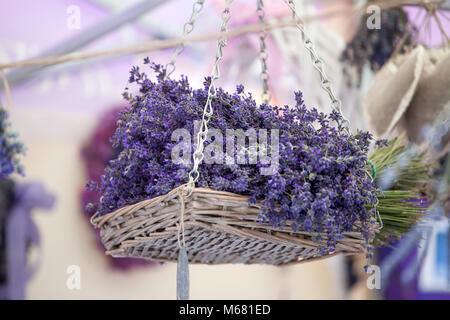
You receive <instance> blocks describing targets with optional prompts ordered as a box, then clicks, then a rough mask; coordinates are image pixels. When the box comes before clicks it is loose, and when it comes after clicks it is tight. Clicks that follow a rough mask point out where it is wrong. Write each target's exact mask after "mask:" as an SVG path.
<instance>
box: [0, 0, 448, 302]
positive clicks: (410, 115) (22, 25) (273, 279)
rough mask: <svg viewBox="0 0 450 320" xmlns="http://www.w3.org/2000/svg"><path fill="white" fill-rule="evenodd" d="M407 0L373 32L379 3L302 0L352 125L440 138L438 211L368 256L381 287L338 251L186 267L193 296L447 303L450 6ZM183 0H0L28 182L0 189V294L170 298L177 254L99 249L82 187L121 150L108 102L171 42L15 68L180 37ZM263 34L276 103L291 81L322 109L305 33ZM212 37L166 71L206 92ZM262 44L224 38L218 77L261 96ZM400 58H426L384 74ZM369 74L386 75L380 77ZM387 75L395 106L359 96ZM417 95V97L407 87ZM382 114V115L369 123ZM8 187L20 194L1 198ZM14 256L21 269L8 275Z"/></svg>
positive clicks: (249, 17)
mask: <svg viewBox="0 0 450 320" xmlns="http://www.w3.org/2000/svg"><path fill="white" fill-rule="evenodd" d="M370 2H371V1H369V4H370ZM403 2H404V1H403ZM403 2H402V1H374V5H375V6H376V7H378V8H381V11H380V13H381V20H380V21H381V28H380V29H376V30H371V29H370V28H369V27H368V24H367V23H368V22H367V21H368V20H367V19H368V18H369V17H370V16H371V15H372V14H373V13H376V10H375V11H368V10H366V9H367V7H365V6H366V5H367V4H368V3H367V1H352V0H328V1H327V0H304V1H295V3H296V7H297V10H298V13H299V15H300V16H302V17H304V20H305V22H306V24H307V30H308V32H309V33H310V35H311V37H312V39H313V40H314V43H315V44H316V50H317V52H318V53H319V55H320V56H321V57H322V58H323V60H324V64H325V70H326V71H327V75H328V76H329V78H330V80H331V82H332V84H333V86H334V88H335V91H336V93H337V95H338V97H339V98H340V99H341V101H342V102H343V103H342V104H343V113H344V114H345V116H347V118H348V119H349V120H350V122H351V127H352V128H362V129H370V130H372V131H373V132H374V133H375V134H376V135H377V136H378V137H390V136H392V135H394V134H398V133H401V132H406V134H407V138H408V139H409V141H410V142H411V143H414V144H417V145H419V144H424V143H430V142H436V141H438V140H439V143H438V145H437V146H436V145H435V146H434V149H433V150H434V153H433V154H430V157H432V158H433V161H434V163H435V167H436V169H435V170H436V175H437V177H438V178H436V179H437V180H436V181H437V182H436V183H437V184H443V185H444V186H441V187H440V189H439V190H440V191H439V195H438V196H437V199H439V201H438V202H436V205H435V206H434V207H433V208H434V210H436V213H435V215H434V216H435V217H436V218H435V219H434V220H432V221H431V222H429V223H428V224H427V225H426V226H424V227H421V228H420V230H416V232H415V233H413V234H412V235H411V236H410V237H408V238H407V239H406V240H404V241H402V242H400V243H399V244H398V245H397V247H398V248H397V250H387V249H386V250H384V252H379V253H378V254H377V255H376V256H377V259H378V260H377V261H375V264H377V265H380V266H381V278H382V281H381V283H382V285H381V288H378V289H377V288H375V289H373V288H372V289H371V288H369V287H368V286H367V279H368V277H369V275H368V274H366V273H364V270H363V268H362V267H363V266H364V264H365V259H364V257H361V258H354V259H350V258H344V257H339V256H338V257H333V258H330V259H327V260H322V261H319V262H312V263H306V264H301V265H297V266H289V267H272V266H243V265H224V266H197V265H195V266H190V272H191V274H190V277H191V298H192V299H385V298H386V299H389V298H393V299H420V298H429V297H436V298H444V299H447V298H449V297H450V250H449V244H450V236H449V232H448V231H449V223H448V218H447V217H446V216H447V215H448V212H449V205H448V203H449V202H448V195H449V192H448V191H449V189H448V177H449V175H448V173H449V169H448V131H449V123H448V121H449V112H448V111H449V109H450V89H449V88H450V84H449V82H448V81H449V78H450V68H449V66H450V63H449V61H450V56H449V50H448V35H449V34H450V11H449V9H450V5H449V3H448V1H447V2H445V1H437V3H438V4H423V3H422V2H421V1H418V4H417V5H410V6H404V5H403ZM410 2H411V1H410ZM412 2H414V1H412ZM256 3H257V2H256V0H255V1H243V0H235V1H234V2H233V4H232V6H231V13H232V17H231V20H230V28H240V27H242V26H244V25H248V24H256V23H258V16H257V14H256ZM192 4H193V1H189V0H165V1H157V0H128V1H119V0H39V1H32V0H16V1H6V0H0V69H1V70H2V72H3V71H4V74H5V75H6V78H7V82H3V84H2V85H1V86H0V88H1V94H0V99H1V102H2V105H3V106H4V107H5V108H7V110H8V112H9V113H10V121H11V124H12V128H13V129H14V131H16V132H18V133H19V138H20V140H21V141H22V142H23V143H24V144H25V145H26V147H27V151H26V156H25V157H23V159H22V164H23V165H24V167H25V172H26V174H25V176H24V177H22V176H19V175H14V176H13V178H12V180H13V185H8V184H5V185H4V186H2V192H3V195H4V197H3V198H5V199H3V200H2V201H3V204H4V205H5V206H4V208H2V214H3V216H2V220H1V222H2V227H1V229H0V231H1V232H2V242H1V243H2V245H1V247H0V248H1V249H2V253H1V255H0V257H1V258H2V261H1V263H2V269H1V270H2V274H1V276H0V297H1V298H3V299H174V298H175V286H176V285H175V280H176V264H173V263H166V264H158V263H148V262H139V261H130V260H128V259H115V260H117V261H115V260H114V259H113V258H111V257H109V256H106V255H105V254H104V251H103V247H102V246H101V244H100V243H99V240H98V235H97V233H98V230H94V229H93V227H92V226H91V225H90V223H89V217H88V214H87V213H86V212H85V210H84V206H85V204H86V203H87V202H89V201H90V200H91V199H90V198H89V197H90V195H87V194H85V192H84V186H85V184H86V182H87V180H88V179H89V178H95V177H98V176H99V175H100V174H101V173H102V171H103V168H104V166H105V165H106V163H107V161H108V160H109V158H110V157H113V156H114V151H113V150H112V149H111V148H110V147H109V144H108V137H109V136H110V135H111V134H112V132H113V131H114V124H115V119H116V118H115V115H116V114H117V110H120V108H123V107H125V106H126V104H125V102H124V100H123V98H122V92H123V90H124V88H125V87H126V85H127V80H128V77H129V71H130V69H131V67H132V66H134V65H140V66H143V64H142V63H143V59H144V58H145V57H149V58H150V60H151V61H154V62H157V63H161V64H166V63H167V62H169V61H170V59H171V56H172V54H173V51H174V49H173V48H168V49H163V50H151V51H150V50H148V51H146V50H144V51H143V52H139V53H131V52H127V53H126V54H114V55H113V54H111V55H104V54H102V55H99V56H97V57H95V58H91V59H84V60H76V61H70V62H65V63H59V64H54V65H35V66H31V67H30V66H27V67H22V66H20V65H9V64H10V63H13V62H17V61H25V60H28V59H35V58H45V57H54V56H59V55H63V54H69V53H72V52H87V53H89V52H99V51H106V50H114V49H116V48H122V47H130V46H134V45H139V44H145V43H147V42H148V41H153V40H167V39H171V38H177V37H180V36H181V34H182V30H183V25H184V23H185V22H186V21H188V19H189V17H190V15H191V11H192ZM384 6H385V7H384ZM264 7H265V19H266V22H268V23H277V22H280V21H288V20H289V19H291V14H290V11H289V8H288V7H287V6H286V5H285V4H284V3H283V1H280V0H266V1H264ZM223 8H224V1H220V0H207V1H205V3H204V6H203V9H202V11H201V12H200V13H199V14H198V17H197V21H196V23H195V29H194V30H193V31H192V35H204V34H210V33H214V32H218V31H219V30H220V16H221V11H222V10H223ZM372 9H373V8H372ZM266 41H267V52H268V58H267V69H268V71H267V73H268V75H269V81H268V83H269V89H270V92H271V100H270V101H271V103H272V104H277V105H284V104H291V103H292V102H293V101H294V94H293V92H294V91H295V90H298V89H300V90H302V91H303V93H304V98H305V103H306V105H307V106H310V107H312V106H314V107H316V108H318V109H320V110H322V111H325V112H329V111H330V110H331V109H330V105H329V103H328V100H327V99H328V98H327V96H326V95H325V94H324V93H323V92H322V91H321V88H320V80H319V77H318V75H317V74H316V73H315V69H314V68H313V66H312V64H311V62H310V60H309V56H308V54H307V52H306V50H305V49H304V48H303V44H302V41H301V37H300V34H299V33H298V30H296V29H295V28H293V27H286V28H274V29H272V30H271V31H269V32H268V33H267V37H266ZM215 47H216V42H215V41H200V42H196V43H189V44H186V45H185V50H184V51H183V52H182V54H181V55H180V56H179V58H178V59H177V63H176V70H175V72H174V75H173V76H174V77H178V76H179V75H181V74H184V75H187V76H188V77H189V78H190V81H191V84H192V85H193V86H194V87H196V86H200V85H201V84H202V82H203V79H204V77H205V76H208V75H209V74H210V72H211V68H212V64H213V61H214V57H215V50H216V48H215ZM259 50H260V48H259V37H258V34H257V33H248V34H244V35H240V36H237V37H234V38H232V39H229V41H228V45H227V47H226V48H225V50H224V60H223V61H222V62H221V71H222V72H221V79H220V80H219V84H220V86H222V87H224V88H225V89H228V90H232V89H234V88H235V86H236V85H237V84H244V86H245V87H246V90H248V91H251V92H253V94H254V97H255V98H256V99H257V100H258V101H261V99H260V96H261V94H262V84H261V61H260V53H259ZM128 51H132V50H128ZM397 57H399V58H402V59H403V60H402V59H399V61H404V60H407V59H409V60H408V61H410V60H411V61H412V62H411V63H412V65H413V66H417V65H419V64H420V66H421V67H420V68H419V67H413V68H410V69H411V70H412V71H411V76H410V77H411V79H409V78H408V76H407V75H405V76H404V77H406V78H407V79H403V78H402V79H398V78H399V77H398V74H392V75H389V74H386V72H387V71H385V72H384V73H382V72H383V67H384V66H385V65H386V66H387V67H386V68H387V69H386V70H388V71H389V70H392V68H398V69H399V68H401V67H402V62H397V61H393V60H392V59H393V58H397ZM439 63H441V64H439ZM437 65H439V66H441V67H436V66H437ZM414 68H415V69H414ZM427 68H428V69H427ZM419 69H420V70H419ZM414 70H416V71H414ZM417 70H419V71H420V72H418V71H417ZM421 72H422V73H421ZM439 72H440V73H439ZM438 73H439V74H438ZM378 74H381V75H382V76H383V77H386V78H381V79H377V76H378ZM423 79H425V80H423ZM386 81H391V82H390V83H392V86H398V87H399V88H403V86H400V85H399V84H398V83H397V82H396V81H399V82H401V83H408V86H407V87H406V88H405V89H404V92H403V91H401V90H403V89H399V91H398V92H397V95H395V96H393V97H383V95H382V94H380V91H378V98H377V99H386V100H387V101H389V99H392V101H393V102H392V103H391V104H388V105H391V107H392V109H385V110H380V109H376V108H377V106H374V100H373V99H369V101H368V100H367V98H365V97H366V94H367V92H371V91H370V90H372V92H373V90H375V91H376V90H377V87H375V89H374V86H376V85H379V83H380V82H386ZM421 81H426V82H427V83H432V82H433V87H432V88H431V89H430V90H429V91H426V88H425V89H421V86H420V84H421V83H422V82H421ZM434 82H435V84H434ZM6 83H8V86H6V85H5V84H6ZM8 87H9V90H8ZM419 89H420V90H421V91H420V90H419ZM8 92H9V93H8ZM430 92H431V93H430ZM419 94H420V95H422V96H420V97H419V98H420V99H419V98H417V97H416V96H417V95H419ZM371 97H373V95H372V96H371ZM416 98H417V99H419V100H418V101H415V99H416ZM417 99H416V100H417ZM423 101H427V103H428V104H429V105H428V104H424V103H423ZM373 110H377V111H376V112H374V111H373ZM378 115H383V116H385V118H386V119H387V120H386V119H385V118H382V119H381V120H380V119H378V118H377V116H378ZM394 115H395V116H394ZM394 118H395V121H394V120H393V119H394ZM386 121H387V122H388V123H387V122H386ZM380 123H382V124H380ZM386 127H389V128H386ZM430 132H431V133H430ZM436 132H437V133H436ZM433 134H434V135H433ZM436 135H438V136H439V139H437V138H436ZM430 137H434V138H430ZM430 139H431V141H430ZM19 187H21V188H22V189H20V188H19ZM26 187H28V188H29V189H30V190H31V191H30V192H29V193H30V198H32V199H31V200H29V201H30V202H29V203H30V204H29V205H27V206H24V208H25V209H24V210H25V211H26V212H23V213H22V215H21V218H20V219H19V218H18V221H17V224H14V223H12V222H11V223H8V221H13V220H12V218H11V216H12V214H9V213H8V212H10V211H11V208H13V207H14V204H11V203H10V204H6V202H7V199H8V197H13V198H14V199H15V200H14V201H19V200H20V199H22V198H24V197H25V196H23V195H24V194H27V193H25V192H24V191H20V190H23V189H26ZM33 188H34V189H33ZM26 190H28V189H26ZM8 192H9V193H11V194H14V193H16V196H15V197H14V195H12V196H8ZM17 194H19V196H18V195H17ZM20 195H21V196H23V197H22V198H21V197H20ZM17 199H19V200H17ZM22 200H23V199H22ZM22 200H21V201H22ZM41 200H42V201H41ZM43 200H46V201H43ZM23 201H25V200H23ZM26 201H28V200H26ZM41 202H42V203H41ZM12 211H14V210H12ZM17 216H19V213H18V214H17ZM8 219H9V220H8ZM14 226H16V227H17V228H19V229H20V230H22V233H23V236H24V239H22V240H20V239H19V240H20V241H22V242H23V245H22V246H16V247H13V246H10V245H8V242H7V239H10V238H9V236H10V234H11V232H12V233H14V234H15V235H16V237H19V235H20V234H21V233H20V232H18V231H17V232H15V231H9V233H8V228H14ZM19 229H18V230H19ZM10 230H15V229H10ZM31 234H32V235H33V236H30V235H31ZM19 240H17V241H19ZM11 261H14V263H15V264H12V263H11ZM12 266H17V268H14V270H16V271H15V272H12V271H11V270H12V269H11V268H12ZM74 272H75V273H76V272H79V274H80V275H81V276H80V279H81V281H80V284H81V286H80V287H75V288H74V287H73V286H71V285H70V281H71V278H70V277H71V275H73V274H74Z"/></svg>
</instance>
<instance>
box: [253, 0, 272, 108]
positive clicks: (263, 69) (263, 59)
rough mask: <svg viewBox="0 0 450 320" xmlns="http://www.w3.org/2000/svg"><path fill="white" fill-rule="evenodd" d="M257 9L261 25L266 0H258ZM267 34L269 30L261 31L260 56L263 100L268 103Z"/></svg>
mask: <svg viewBox="0 0 450 320" xmlns="http://www.w3.org/2000/svg"><path fill="white" fill-rule="evenodd" d="M256 3H257V9H256V13H257V14H258V21H259V23H260V24H261V25H263V24H264V1H263V0H256ZM266 36H267V32H266V31H265V30H262V31H261V32H260V33H259V58H260V59H261V80H262V86H263V93H262V96H261V97H262V101H263V103H265V104H268V103H269V101H270V92H269V74H268V73H267V58H268V53H267V47H266Z"/></svg>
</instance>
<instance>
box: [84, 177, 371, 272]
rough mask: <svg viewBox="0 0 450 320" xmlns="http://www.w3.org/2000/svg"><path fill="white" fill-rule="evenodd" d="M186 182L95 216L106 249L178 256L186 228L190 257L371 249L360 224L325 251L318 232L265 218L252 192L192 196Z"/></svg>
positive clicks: (219, 260) (270, 258)
mask: <svg viewBox="0 0 450 320" xmlns="http://www.w3.org/2000/svg"><path fill="white" fill-rule="evenodd" d="M185 188H186V186H185V185H183V186H180V187H178V188H176V189H174V190H172V191H171V192H169V193H168V194H166V195H163V196H159V197H156V198H153V199H150V200H145V201H141V202H139V203H137V204H134V205H130V206H127V207H124V208H121V209H119V210H117V211H115V212H112V213H109V214H107V215H104V216H100V217H97V218H95V219H94V220H93V223H94V225H95V226H96V227H98V228H100V229H101V238H102V241H103V244H104V245H105V248H106V249H107V252H106V253H107V254H109V255H113V256H114V257H132V258H143V259H150V260H154V261H176V260H177V258H178V252H179V248H180V246H179V241H180V233H181V232H180V231H181V229H182V228H184V241H185V246H186V247H187V249H188V250H187V252H188V259H189V262H190V263H201V264H225V263H244V264H257V263H259V264H261V263H262V264H271V265H285V264H292V263H300V262H305V261H313V260H319V259H323V258H328V257H331V256H334V255H338V254H344V255H353V254H360V253H364V252H365V251H364V250H365V249H364V243H365V240H364V239H363V237H362V235H361V233H360V232H358V231H356V228H357V226H355V232H347V233H345V234H344V238H343V239H342V240H340V241H338V244H337V246H336V250H335V251H334V252H333V253H329V254H326V255H320V254H319V250H318V247H319V245H320V243H316V242H313V241H312V240H311V238H312V237H313V236H315V235H316V234H311V233H308V232H303V231H301V230H299V231H297V232H293V231H292V230H291V227H290V226H289V225H287V226H286V227H285V229H284V230H282V229H279V228H273V227H272V226H270V225H269V224H267V223H259V222H258V221H259V219H258V214H259V212H260V207H259V206H258V205H251V206H249V204H248V197H246V196H242V195H238V194H234V193H230V192H223V191H215V190H211V189H205V188H195V189H194V190H193V191H192V193H191V194H190V195H189V196H186V192H185ZM180 212H181V214H180ZM374 227H376V225H374Z"/></svg>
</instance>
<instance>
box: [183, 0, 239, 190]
mask: <svg viewBox="0 0 450 320" xmlns="http://www.w3.org/2000/svg"><path fill="white" fill-rule="evenodd" d="M232 2H233V0H225V9H224V10H223V12H222V25H221V27H220V32H221V33H222V34H224V33H226V32H227V25H228V21H229V20H230V18H231V13H230V5H231V3H232ZM226 45H227V39H226V37H225V36H222V37H221V38H220V39H219V40H218V41H217V49H216V60H215V61H214V65H213V68H212V73H211V83H210V85H209V88H208V97H207V99H206V103H205V107H204V109H203V116H202V121H201V123H200V128H199V131H198V133H197V136H196V139H197V140H196V142H197V144H196V150H195V151H194V154H193V158H194V165H193V168H192V170H191V171H190V172H189V181H188V183H187V187H186V192H187V194H190V193H191V192H192V190H193V189H194V187H195V183H196V182H197V180H198V178H199V176H200V174H199V172H198V166H199V165H200V163H201V162H202V160H203V157H204V154H203V148H204V143H205V141H206V138H207V135H208V122H209V120H210V119H211V117H212V115H213V107H212V99H213V98H215V97H216V96H217V91H216V85H215V81H216V80H217V79H219V78H220V69H219V62H220V60H222V58H223V48H224V47H225V46H226Z"/></svg>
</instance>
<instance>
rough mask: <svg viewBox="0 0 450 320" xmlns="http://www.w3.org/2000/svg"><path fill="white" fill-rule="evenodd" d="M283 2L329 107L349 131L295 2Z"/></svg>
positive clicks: (287, 0) (347, 122) (348, 130)
mask: <svg viewBox="0 0 450 320" xmlns="http://www.w3.org/2000/svg"><path fill="white" fill-rule="evenodd" d="M284 2H285V3H286V4H287V5H288V6H289V8H290V9H291V11H292V18H293V19H294V20H295V21H296V26H297V28H298V29H299V30H300V33H301V35H302V40H303V45H304V46H305V48H306V50H308V51H309V53H310V56H311V61H312V64H313V66H314V68H315V69H316V70H317V71H318V72H319V75H320V82H321V86H322V88H323V89H324V90H325V92H326V93H327V94H328V96H329V97H330V100H331V108H332V109H334V110H335V111H337V112H338V113H339V114H340V115H341V116H342V119H343V121H342V122H343V129H344V130H345V131H346V132H347V133H350V122H349V121H348V120H347V119H346V118H345V117H344V115H343V113H342V109H341V102H340V101H339V99H338V98H337V97H336V96H335V95H334V92H333V89H332V87H331V82H330V80H329V79H328V78H327V76H326V74H325V70H324V68H323V62H322V60H321V59H320V57H319V56H318V54H317V53H316V51H315V49H314V45H313V43H312V41H311V38H309V37H308V35H307V34H306V31H305V27H304V23H303V21H302V20H301V18H300V17H299V15H298V14H297V11H296V10H295V4H294V1H293V0H284Z"/></svg>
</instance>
